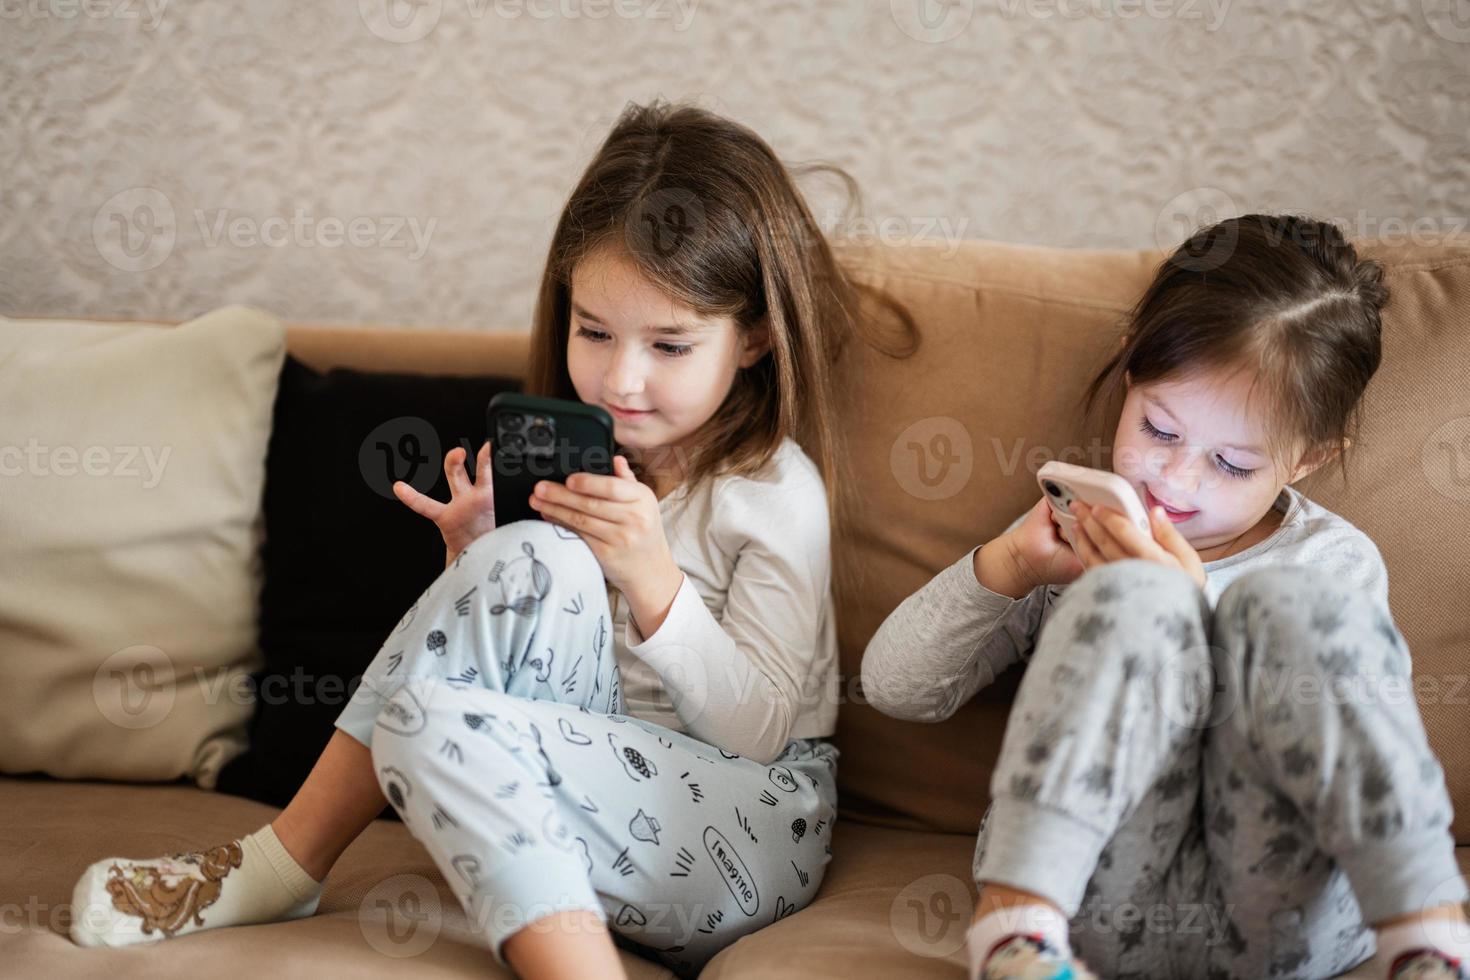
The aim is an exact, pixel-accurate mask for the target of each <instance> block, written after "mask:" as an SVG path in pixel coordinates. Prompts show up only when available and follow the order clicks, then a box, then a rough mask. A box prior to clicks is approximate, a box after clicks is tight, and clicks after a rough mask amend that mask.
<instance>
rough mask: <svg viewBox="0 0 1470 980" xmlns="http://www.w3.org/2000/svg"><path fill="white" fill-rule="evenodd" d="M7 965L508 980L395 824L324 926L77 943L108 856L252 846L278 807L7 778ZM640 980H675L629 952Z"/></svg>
mask: <svg viewBox="0 0 1470 980" xmlns="http://www.w3.org/2000/svg"><path fill="white" fill-rule="evenodd" d="M0 799H4V800H5V803H6V808H5V832H4V834H3V835H0V908H3V909H5V910H7V911H6V918H5V926H6V927H5V928H4V929H0V963H3V964H5V966H4V968H3V970H0V972H3V973H4V975H5V976H15V977H46V976H53V977H76V976H95V977H113V978H119V980H122V978H137V980H152V978H155V977H160V976H168V977H175V976H180V977H181V976H198V977H256V976H268V977H271V978H272V980H291V978H301V980H320V978H321V977H324V976H326V977H339V976H340V977H364V978H373V977H381V978H383V980H401V978H402V977H403V976H405V973H406V972H407V973H408V974H411V975H413V976H423V977H492V978H494V977H499V978H505V980H509V978H510V976H511V974H510V972H509V971H507V970H504V969H501V968H499V967H497V966H496V964H495V962H494V961H493V960H492V958H491V956H490V947H489V943H488V941H487V940H486V939H485V938H484V937H483V936H482V935H481V934H480V933H479V932H478V931H476V930H475V929H474V928H473V925H472V922H471V920H470V918H469V917H468V916H467V915H466V914H465V912H464V909H463V908H462V907H461V906H460V904H459V902H458V900H457V899H456V898H455V897H454V893H453V892H451V891H450V890H449V886H448V884H446V883H445V881H444V877H443V875H441V874H440V873H439V869H438V868H436V867H435V866H434V862H433V860H432V859H431V858H430V857H429V854H428V852H427V851H425V850H424V848H423V845H422V844H420V843H419V842H418V841H417V840H415V839H414V838H413V837H412V835H410V834H409V832H408V829H407V828H406V827H404V826H403V824H401V823H398V822H396V821H388V820H375V821H373V822H372V823H371V824H369V825H368V827H367V829H366V830H364V831H363V833H362V835H361V836H359V837H358V838H357V840H355V841H354V842H353V843H352V844H351V845H350V846H349V847H348V848H347V851H346V853H344V854H343V855H342V857H341V858H340V859H339V860H338V861H337V864H336V866H335V867H334V868H333V869H332V873H331V874H330V875H329V876H328V877H327V883H326V889H325V890H324V892H323V894H322V899H321V904H320V905H319V906H317V912H316V914H315V915H313V916H310V917H308V918H305V919H296V920H293V921H291V922H273V923H267V924H264V925H256V926H236V927H234V928H230V929H210V930H206V931H205V932H200V933H195V934H193V935H189V936H182V937H179V938H177V939H170V940H167V941H163V942H158V943H151V944H147V945H143V946H133V947H128V948H126V949H108V948H106V947H100V948H96V949H84V948H82V947H80V946H76V945H74V944H73V943H72V941H71V938H70V936H69V935H68V930H69V929H70V927H71V892H72V886H73V885H75V884H76V880H77V878H78V876H80V875H81V873H82V870H83V869H84V868H85V867H86V866H87V865H89V864H91V863H92V862H93V861H97V860H101V859H102V858H107V857H137V858H141V857H152V856H156V855H159V854H165V853H170V852H173V851H181V850H197V849H198V848H201V847H205V846H208V845H210V844H213V843H219V842H222V841H225V840H231V839H236V838H239V837H241V836H243V835H245V834H248V833H250V832H251V831H254V830H256V829H258V828H259V827H261V826H262V825H263V824H265V823H266V822H267V821H269V820H271V819H273V818H274V817H275V816H276V810H275V809H274V808H272V807H269V806H266V805H264V804H261V803H256V802H254V801H251V800H246V799H243V798H241V797H238V796H229V795H226V794H222V793H209V792H203V791H202V790H200V789H198V788H196V787H193V786H139V785H124V784H119V783H105V782H63V781H58V780H54V779H48V778H44V777H28V778H6V777H0ZM621 955H622V961H623V968H624V969H625V970H626V971H627V973H628V976H629V978H630V980H671V978H672V977H673V974H672V973H670V972H669V970H668V969H667V968H665V967H664V966H662V965H660V964H658V963H654V962H652V961H651V960H646V959H643V958H641V957H639V956H635V955H633V954H631V953H627V952H623V953H622V954H621Z"/></svg>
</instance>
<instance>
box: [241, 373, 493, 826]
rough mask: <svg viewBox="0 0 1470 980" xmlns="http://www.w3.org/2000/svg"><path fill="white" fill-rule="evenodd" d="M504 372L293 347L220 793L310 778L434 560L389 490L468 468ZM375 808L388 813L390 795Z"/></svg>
mask: <svg viewBox="0 0 1470 980" xmlns="http://www.w3.org/2000/svg"><path fill="white" fill-rule="evenodd" d="M520 388H521V381H520V379H519V378H513V377H446V376H430V375H418V374H392V373H377V372H364V371H355V370H347V369H341V368H339V369H334V370H331V371H328V372H327V373H326V374H321V373H319V372H317V371H314V370H312V369H311V368H309V367H307V366H306V365H304V364H302V363H301V362H300V361H297V360H296V359H295V358H293V357H291V356H289V355H288V356H287V358H286V361H285V364H284V366H283V367H282V371H281V380H280V389H279V391H278V393H277V396H276V402H275V409H274V418H273V422H272V429H271V438H270V444H269V448H268V451H267V458H266V480H265V495H264V512H265V540H264V543H263V546H262V550H261V557H262V564H263V565H264V573H265V581H264V587H263V590H262V593H261V599H260V647H261V650H262V652H263V653H264V655H265V666H264V667H263V668H262V669H261V670H260V671H258V672H256V673H255V674H253V675H252V676H251V680H252V690H253V691H254V693H255V697H256V706H255V713H254V716H253V717H252V719H251V722H250V748H249V749H248V750H247V751H246V752H245V753H244V754H242V755H240V756H238V757H237V758H235V759H233V760H231V761H230V763H229V764H228V765H226V766H225V768H224V769H223V770H222V771H221V773H220V778H219V783H218V787H217V788H218V790H219V791H221V792H225V793H231V794H235V795H239V796H247V797H249V798H251V799H255V800H259V801H261V802H264V803H269V804H271V805H273V806H281V807H283V806H285V805H286V804H287V803H289V802H290V800H291V797H292V796H293V795H295V793H296V790H297V788H299V787H300V786H301V784H302V783H303V782H304V781H305V780H306V777H307V775H308V774H309V773H310V772H311V768H312V766H313V765H315V764H316V760H317V757H318V756H320V755H321V752H322V749H323V748H325V747H326V744H327V742H328V740H329V739H330V738H331V737H332V734H333V732H335V731H336V728H335V727H334V726H333V724H332V723H333V722H334V721H335V720H336V718H337V715H338V714H340V713H341V711H342V709H343V707H345V706H346V704H347V700H348V698H350V697H351V695H352V692H353V691H354V690H356V689H357V685H358V683H359V682H360V681H361V679H362V672H363V669H364V668H365V667H366V666H367V664H368V662H369V661H371V660H372V658H373V656H374V655H375V654H376V653H377V652H378V649H379V647H381V646H382V644H383V641H384V640H385V639H387V637H388V634H389V633H390V632H392V630H393V628H394V627H395V626H396V625H397V623H398V621H399V620H400V619H401V618H402V616H403V613H404V611H405V610H407V609H408V607H409V606H411V605H412V604H413V602H414V600H415V599H417V598H418V597H419V595H420V594H422V593H423V591H424V589H426V588H428V586H429V584H430V583H431V582H433V581H434V579H435V578H437V577H438V576H439V574H440V573H441V572H443V571H444V543H443V541H442V540H441V539H440V537H439V532H438V529H437V528H435V527H434V525H433V523H432V522H431V521H429V520H428V519H426V518H423V517H420V516H419V515H418V514H415V513H414V512H413V511H411V510H409V509H408V508H407V507H406V506H404V505H403V504H402V503H400V502H399V501H398V498H396V497H395V496H393V490H392V486H393V481H394V480H395V479H398V480H404V481H406V482H407V483H409V484H410V485H412V486H413V487H414V488H415V489H417V490H419V491H420V492H422V493H427V494H429V495H430V496H432V497H434V498H435V499H436V500H441V501H447V500H448V499H449V483H448V480H447V479H446V478H445V476H444V454H445V453H447V452H448V451H449V450H450V449H453V448H454V447H455V446H457V445H458V446H463V447H464V448H465V451H466V453H467V454H468V460H467V463H466V465H467V466H468V467H469V469H470V471H471V474H472V475H473V474H474V461H475V454H476V452H478V450H479V448H480V446H481V444H483V442H484V441H485V438H486V432H485V408H486V405H487V404H488V403H489V401H490V398H491V397H492V396H493V395H495V394H496V393H498V392H502V391H519V390H520ZM382 815H383V816H384V817H388V818H392V819H397V814H396V813H395V812H394V810H393V808H392V807H391V806H389V807H386V808H385V809H384V811H383V814H382Z"/></svg>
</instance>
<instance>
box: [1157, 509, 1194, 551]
mask: <svg viewBox="0 0 1470 980" xmlns="http://www.w3.org/2000/svg"><path fill="white" fill-rule="evenodd" d="M1150 518H1151V520H1152V523H1153V526H1154V540H1155V541H1157V542H1158V544H1159V547H1161V548H1163V549H1164V551H1166V552H1168V553H1169V554H1171V555H1173V556H1174V557H1175V558H1176V559H1178V560H1179V562H1180V564H1184V563H1185V560H1186V558H1187V557H1188V554H1189V552H1190V551H1194V549H1193V548H1192V547H1190V544H1189V542H1188V541H1186V540H1184V535H1182V534H1180V533H1179V529H1178V528H1177V527H1175V526H1174V522H1173V521H1171V520H1169V519H1168V518H1167V517H1165V516H1163V515H1162V514H1160V513H1159V512H1158V511H1157V510H1156V511H1154V512H1153V513H1152V514H1151V515H1150ZM1185 549H1188V550H1187V551H1186V550H1185Z"/></svg>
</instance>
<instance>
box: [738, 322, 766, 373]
mask: <svg viewBox="0 0 1470 980" xmlns="http://www.w3.org/2000/svg"><path fill="white" fill-rule="evenodd" d="M740 339H741V344H742V347H741V350H740V361H739V362H740V366H741V367H742V368H748V367H750V366H751V365H752V364H754V363H755V362H756V361H759V360H760V359H761V358H762V357H765V356H766V352H767V351H769V350H770V349H771V324H770V315H769V314H767V315H766V316H763V317H761V318H760V320H758V321H757V322H756V323H755V325H754V326H752V327H751V328H750V329H749V330H744V331H741V334H740Z"/></svg>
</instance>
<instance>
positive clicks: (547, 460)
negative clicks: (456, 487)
mask: <svg viewBox="0 0 1470 980" xmlns="http://www.w3.org/2000/svg"><path fill="white" fill-rule="evenodd" d="M486 414H487V420H486V421H487V424H486V429H487V430H488V431H489V433H490V480H491V484H490V486H491V488H492V489H493V490H494V491H495V526H496V527H503V526H504V525H506V524H510V523H512V522H514V521H524V520H527V519H534V518H540V517H541V515H540V514H539V513H537V512H536V511H534V510H532V509H531V504H530V498H531V492H532V491H533V490H534V489H535V487H536V483H537V481H539V480H555V481H556V482H558V483H565V482H566V480H567V477H568V476H570V475H571V474H573V473H599V474H602V475H604V476H609V475H611V474H612V471H613V455H614V453H615V451H616V449H615V446H614V443H613V420H612V416H611V415H609V414H608V412H607V409H605V408H599V407H598V406H596V405H588V404H585V403H583V402H575V401H570V400H568V399H564V398H543V397H541V396H539V395H522V394H519V393H516V392H501V393H500V394H498V395H496V396H495V397H494V398H491V399H490V407H489V409H488V410H487V412H486Z"/></svg>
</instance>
